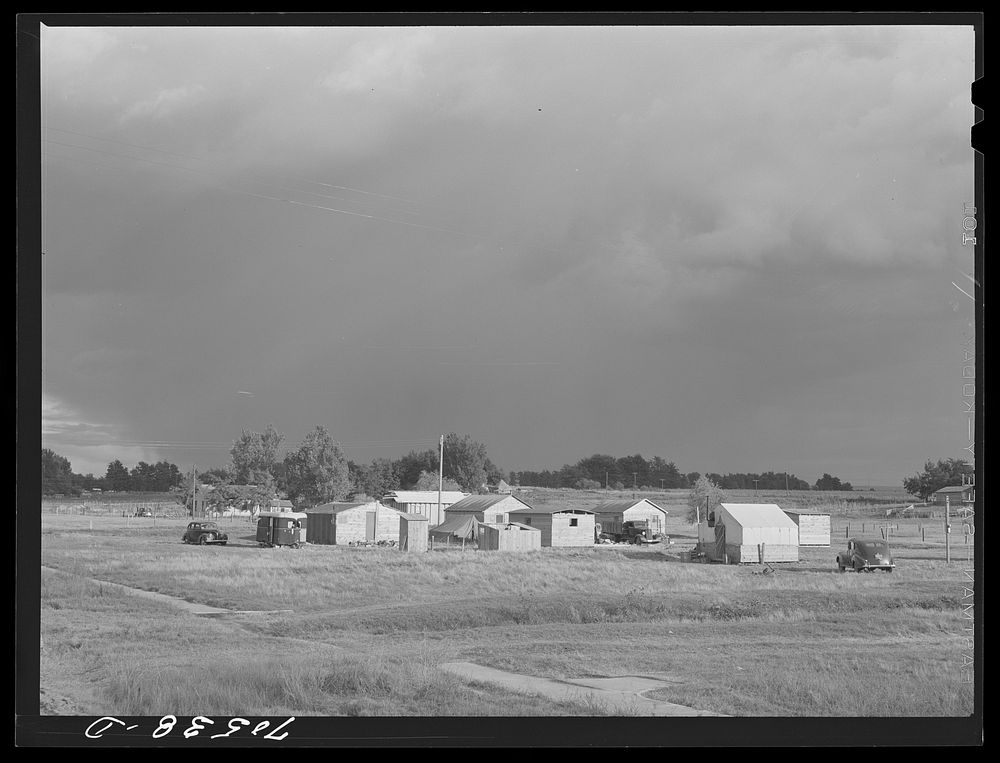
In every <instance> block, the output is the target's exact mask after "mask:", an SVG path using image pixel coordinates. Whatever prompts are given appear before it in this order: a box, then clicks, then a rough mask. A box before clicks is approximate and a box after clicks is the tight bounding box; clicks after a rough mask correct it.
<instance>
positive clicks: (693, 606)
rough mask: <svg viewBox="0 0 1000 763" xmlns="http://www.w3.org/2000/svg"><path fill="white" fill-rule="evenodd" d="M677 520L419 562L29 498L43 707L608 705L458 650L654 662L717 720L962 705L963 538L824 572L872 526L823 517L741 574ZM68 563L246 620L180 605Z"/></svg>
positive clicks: (951, 712)
mask: <svg viewBox="0 0 1000 763" xmlns="http://www.w3.org/2000/svg"><path fill="white" fill-rule="evenodd" d="M551 499H552V500H559V499H560V498H559V496H551ZM562 499H563V500H566V499H567V498H566V497H565V496H564V497H563V498H562ZM678 514H679V512H677V513H674V512H672V514H671V517H670V521H669V527H668V532H670V534H671V537H672V538H673V540H674V543H673V544H672V545H670V546H666V547H659V548H657V547H650V548H636V547H607V546H604V547H594V548H587V549H575V550H570V549H543V550H542V551H540V552H532V553H526V554H501V553H496V552H494V553H486V552H478V551H474V550H467V551H464V552H463V551H458V550H456V549H451V550H443V549H439V550H436V551H434V552H432V553H427V554H419V555H417V554H404V553H401V552H399V551H397V550H395V549H389V548H341V547H330V546H313V545H307V546H305V547H304V548H301V549H298V550H291V549H260V548H258V547H257V546H256V544H255V543H254V541H253V528H252V527H251V526H250V525H249V524H247V523H246V522H245V521H240V520H237V521H236V522H234V523H232V524H229V523H228V521H227V522H226V525H227V526H228V529H229V531H230V537H231V538H232V539H233V540H232V542H231V543H230V545H228V546H225V547H196V546H186V545H184V544H182V543H181V542H180V536H181V532H182V528H183V527H184V524H185V523H184V521H182V520H169V519H168V520H164V519H160V520H157V522H156V525H155V526H154V525H153V522H152V520H150V519H142V520H137V519H131V520H129V521H128V523H127V526H126V521H125V520H124V519H123V518H121V517H86V516H74V515H46V514H43V517H42V529H43V534H42V564H43V565H44V566H45V568H44V569H43V575H42V589H41V594H42V602H41V603H42V614H41V631H42V639H43V643H42V655H41V661H42V671H41V676H42V682H41V686H42V691H43V694H42V707H43V713H44V714H97V713H100V714H105V713H107V714H134V715H158V714H163V713H174V714H181V715H183V714H190V715H194V714H240V713H242V714H248V713H252V714H260V715H282V714H296V715H334V716H348V715H363V716H376V715H390V716H406V715H430V716H448V715H461V716H468V715H484V716H505V715H507V716H516V715H524V716H538V715H602V714H609V712H610V711H608V710H606V709H603V708H602V707H600V706H595V705H594V703H592V702H588V703H585V704H572V703H554V702H552V701H549V700H545V699H542V698H536V697H531V696H528V695H521V694H515V693H509V692H505V691H503V690H499V689H497V688H495V687H492V686H483V685H477V684H476V683H474V682H471V683H464V682H462V681H461V680H459V679H456V678H454V677H450V676H446V675H445V674H443V673H442V672H441V671H440V670H438V669H437V666H438V665H440V664H441V663H444V662H449V661H460V660H461V661H470V662H476V663H479V664H482V665H486V666H490V667H495V668H500V669H505V670H510V671H514V672H518V673H526V674H531V675H538V676H545V677H550V678H580V677H584V676H616V675H656V676H658V677H662V678H665V679H666V680H668V681H669V682H670V684H669V685H670V687H671V688H669V689H663V690H658V691H657V692H656V694H655V695H652V696H654V697H655V698H657V699H661V700H664V701H669V702H675V703H679V704H683V705H688V706H692V707H695V708H698V709H703V710H710V711H714V712H720V713H726V714H730V715H742V716H844V715H846V716H857V715H861V716H963V715H968V714H970V713H971V712H972V709H973V708H972V686H971V685H969V684H966V683H963V678H964V677H965V676H964V674H963V671H962V664H963V662H962V656H961V653H962V649H963V647H964V645H965V636H966V635H967V634H966V633H965V632H963V630H962V628H963V626H964V625H965V623H964V622H963V620H962V610H961V605H962V603H963V601H962V597H963V595H964V593H965V588H964V585H963V582H964V580H965V578H964V575H963V572H962V570H963V569H969V568H970V567H971V564H972V544H971V543H969V544H966V543H963V536H961V535H954V534H953V535H952V545H951V550H952V563H951V564H947V563H946V562H945V561H944V556H945V554H944V543H943V541H944V533H943V527H942V523H940V522H936V521H927V520H924V521H916V520H900V521H899V522H893V523H892V525H891V529H890V540H891V541H892V543H893V548H894V551H895V556H896V557H897V563H898V565H899V567H898V569H897V570H896V572H895V573H893V574H892V575H887V574H882V573H878V574H867V575H858V574H853V573H850V574H840V573H838V572H837V571H836V566H835V564H834V557H835V556H836V551H837V546H839V544H840V543H841V540H842V539H843V538H844V537H845V535H846V533H847V532H848V527H847V525H848V523H850V524H851V526H852V530H851V532H852V535H861V534H866V535H876V536H877V535H878V534H880V532H881V531H882V529H884V522H883V523H882V524H881V525H880V526H878V527H877V528H875V527H873V526H872V522H871V521H870V520H869V519H868V518H867V517H865V516H863V515H862V516H859V517H840V516H837V517H835V518H834V527H833V536H834V547H833V548H813V549H806V548H803V549H802V554H801V560H800V561H799V562H798V563H796V564H783V565H776V566H775V569H776V570H777V571H775V572H769V573H765V572H764V571H763V569H761V568H760V567H759V566H758V565H747V566H742V567H738V566H725V565H710V564H701V563H697V562H691V561H688V555H687V552H688V551H689V550H690V549H691V547H692V546H693V544H694V537H695V528H694V527H693V526H691V525H687V524H685V523H684V521H683V518H682V517H681V516H679V515H678ZM861 524H864V525H865V531H864V533H862V532H860V530H861ZM897 528H898V529H897ZM90 579H93V580H101V581H109V582H114V583H120V584H125V585H129V586H134V587H137V588H141V589H145V590H149V591H158V592H161V593H164V594H169V595H174V596H178V597H181V598H184V599H187V600H189V601H194V602H199V603H204V604H209V605H213V606H218V607H223V608H226V609H231V610H254V611H260V612H261V613H260V614H248V615H240V616H227V617H223V618H211V617H208V618H207V617H198V616H194V615H189V614H187V613H185V612H182V611H179V610H177V609H175V608H174V607H172V606H170V605H164V604H161V603H159V602H152V601H147V600H144V599H142V598H139V597H136V596H133V595H130V594H128V593H124V592H121V591H120V590H119V589H114V588H111V587H108V586H102V585H100V584H99V583H96V582H91V580H90ZM289 610H291V611H289ZM869 687H877V688H875V689H873V690H872V689H870V688H869Z"/></svg>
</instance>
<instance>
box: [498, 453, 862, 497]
mask: <svg viewBox="0 0 1000 763" xmlns="http://www.w3.org/2000/svg"><path fill="white" fill-rule="evenodd" d="M701 476H702V474H701V473H700V472H687V473H682V472H681V471H680V469H678V468H677V465H676V464H674V463H673V462H672V461H669V462H668V461H666V460H665V459H663V458H661V457H660V456H653V457H652V458H651V459H646V458H644V457H643V456H642V455H641V454H639V453H637V454H635V455H634V456H622V457H619V458H616V457H614V456H608V455H603V454H599V453H598V454H594V455H593V456H588V457H587V458H582V459H580V460H579V461H577V462H576V463H575V464H566V465H565V466H563V467H562V468H561V469H558V470H555V471H541V472H535V471H520V472H511V475H510V477H511V480H512V484H517V485H531V486H534V487H554V488H578V489H591V490H597V489H600V488H608V489H611V490H626V489H629V488H636V489H642V490H648V489H663V490H668V489H676V488H690V487H694V485H696V484H697V482H698V479H699V478H700V477H701ZM704 476H706V477H708V478H709V479H710V480H711V481H712V482H713V483H715V484H716V485H718V486H719V487H721V488H723V489H726V490H748V489H753V488H757V489H759V490H785V489H786V488H787V489H788V490H811V489H813V488H812V486H810V484H809V483H808V482H806V481H805V480H802V479H799V478H798V477H796V476H795V475H794V474H787V473H785V472H764V473H761V474H753V473H743V472H738V473H732V474H716V473H714V472H709V473H708V474H706V475H704ZM821 485H822V486H821ZM827 485H836V487H827ZM815 489H817V490H851V489H852V487H851V484H850V483H849V482H843V483H842V482H841V481H840V480H839V479H837V478H836V477H831V476H830V475H829V474H824V475H823V476H822V477H821V478H820V479H819V480H817V483H816V488H815Z"/></svg>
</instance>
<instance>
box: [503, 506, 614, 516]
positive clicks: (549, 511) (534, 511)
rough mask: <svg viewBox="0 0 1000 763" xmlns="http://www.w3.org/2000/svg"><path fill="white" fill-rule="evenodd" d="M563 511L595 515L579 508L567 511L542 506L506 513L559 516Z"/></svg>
mask: <svg viewBox="0 0 1000 763" xmlns="http://www.w3.org/2000/svg"><path fill="white" fill-rule="evenodd" d="M563 511H567V512H573V511H578V512H580V513H582V514H594V513H595V512H594V510H593V509H581V508H580V507H579V506H574V507H573V508H572V509H567V508H565V507H563V508H559V507H551V506H543V507H540V508H537V509H536V508H532V507H531V506H528V507H527V508H525V509H514V510H513V511H508V512H507V513H508V514H559V513H560V512H563Z"/></svg>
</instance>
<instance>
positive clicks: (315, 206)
mask: <svg viewBox="0 0 1000 763" xmlns="http://www.w3.org/2000/svg"><path fill="white" fill-rule="evenodd" d="M971 79H972V33H971V30H967V29H960V28H943V27H907V28H902V27H899V28H866V27H853V28H835V27H815V28H770V29H766V28H676V29H671V28H658V27H644V28H639V27H637V28H624V27H622V28H615V27H603V28H558V29H546V28H529V27H525V28H509V29H497V28H478V29H477V28H434V27H424V28H419V29H392V28H386V29H378V28H370V29H319V28H317V29H207V28H206V29H184V30H179V29H178V30H173V29H58V30H56V29H47V30H45V34H44V35H43V105H44V109H43V126H44V127H46V128H52V129H46V130H43V135H42V137H43V139H45V140H46V141H47V142H46V143H43V149H44V150H45V154H46V156H45V166H44V173H45V174H44V182H45V203H44V214H43V226H44V242H45V249H46V260H45V265H44V277H45V294H44V297H45V329H44V330H45V333H44V340H45V346H46V368H45V379H46V392H47V394H49V395H51V396H52V397H53V399H54V400H57V401H58V402H59V404H61V405H63V406H66V407H67V408H71V409H72V410H75V411H77V412H78V413H79V415H80V416H81V417H87V418H88V419H89V420H95V421H102V422H107V423H108V424H109V425H113V426H115V427H116V428H118V429H119V430H120V431H122V432H123V433H124V432H130V433H131V434H129V435H128V436H129V437H131V438H132V439H134V440H143V441H145V440H149V441H153V440H156V441H172V442H178V443H179V442H195V441H211V442H216V441H223V442H224V441H226V440H228V439H232V438H233V437H235V436H237V435H238V433H239V429H240V428H241V427H244V426H245V427H251V428H252V427H263V426H265V425H266V424H267V423H271V422H273V423H275V424H276V425H278V426H279V428H280V429H282V430H283V431H285V432H286V433H287V434H288V435H289V440H290V441H297V439H298V438H299V437H301V436H302V435H303V434H304V433H305V431H307V430H308V429H309V428H311V427H312V426H315V425H316V424H324V425H326V426H328V427H330V428H331V430H332V431H333V432H334V434H335V436H337V437H339V438H341V439H343V440H345V441H352V440H353V441H356V442H374V441H384V440H386V439H397V440H399V439H407V440H409V439H415V440H422V439H425V438H426V439H429V440H430V441H433V440H434V438H435V437H436V434H437V433H438V432H440V431H452V430H454V431H463V432H465V431H467V432H469V433H470V434H472V435H473V436H475V437H477V438H478V439H480V440H482V441H484V442H486V443H487V444H488V445H489V447H490V452H491V454H493V455H494V460H496V461H498V462H499V463H501V464H502V465H504V466H506V467H507V468H530V467H543V466H549V467H554V466H559V465H560V464H562V463H564V462H566V461H571V460H575V459H577V458H579V457H581V456H583V455H587V454H588V453H590V452H595V451H601V452H622V453H624V452H637V451H638V452H642V453H649V454H654V453H659V454H662V455H664V456H666V457H668V458H670V459H673V460H675V461H676V462H677V463H678V465H679V466H681V467H682V468H687V467H690V468H699V469H702V466H701V465H700V464H702V463H704V468H703V469H702V470H706V469H716V470H726V469H731V470H744V469H751V468H768V466H769V465H770V464H772V463H773V466H774V468H783V467H782V466H781V464H780V463H778V462H781V463H785V462H787V459H789V458H791V455H790V454H791V453H792V452H794V454H795V457H796V458H799V459H801V464H802V466H801V468H802V469H803V471H804V472H805V474H804V475H803V476H804V477H806V478H808V479H810V480H813V479H815V477H816V476H818V474H817V475H813V474H812V471H815V470H816V469H822V470H823V471H830V470H834V471H836V470H837V469H838V468H841V467H838V464H843V467H842V468H843V470H844V471H845V474H844V475H842V476H844V478H845V479H851V478H852V476H855V475H853V474H852V473H848V472H847V470H848V469H852V468H856V467H855V464H856V462H857V461H858V460H864V459H865V458H866V457H867V458H869V459H870V458H872V457H874V456H875V454H876V453H879V452H881V451H880V450H879V448H878V447H877V446H876V445H874V444H873V445H871V446H864V447H863V448H862V450H861V451H860V452H857V450H856V449H857V447H858V446H857V443H864V442H872V443H875V442H876V441H877V442H882V441H884V439H885V436H886V435H885V434H884V433H885V432H896V433H899V432H907V433H909V435H910V438H909V439H910V441H911V442H914V441H917V442H918V444H919V447H918V446H917V445H914V446H913V447H911V448H910V449H909V450H907V449H905V448H904V449H903V450H901V451H900V452H899V453H897V454H894V455H893V456H892V458H891V459H883V464H884V465H882V466H879V467H878V469H880V470H881V471H879V472H878V473H877V474H875V475H872V476H873V477H883V478H890V477H891V478H892V479H893V480H897V479H898V478H899V477H900V476H901V475H902V474H903V473H905V472H907V470H908V469H910V468H912V467H911V466H910V464H917V463H922V459H923V458H924V457H926V456H929V455H933V453H930V452H928V451H934V448H935V441H934V438H933V437H930V436H929V435H927V434H926V432H924V431H923V430H922V427H921V425H920V424H919V423H918V420H917V418H916V416H915V415H914V416H909V417H907V416H905V415H897V416H895V417H894V418H891V419H890V418H884V419H879V416H878V411H879V410H884V409H886V408H892V409H893V410H897V409H899V408H900V406H902V412H905V411H906V410H910V411H911V412H912V413H914V414H916V412H918V411H919V412H922V413H923V412H928V413H930V414H931V415H933V416H939V417H941V418H942V419H944V418H946V417H947V414H948V412H949V411H950V410H951V409H950V407H949V406H951V404H952V397H953V394H952V390H951V387H950V386H949V383H950V377H947V376H945V375H942V376H940V377H937V378H933V379H927V378H922V379H914V378H913V376H912V374H913V373H914V366H913V358H914V356H915V355H918V354H919V353H921V352H926V351H927V349H928V348H934V350H935V351H937V352H939V353H946V352H947V351H948V348H949V347H950V345H949V341H950V338H951V337H952V335H953V334H955V332H956V331H959V332H960V331H961V330H962V328H964V325H965V322H966V321H967V320H968V317H969V315H971V312H970V311H969V309H968V308H969V305H966V304H964V303H960V307H959V309H958V310H957V311H953V310H952V304H953V303H952V301H951V300H953V299H954V296H958V297H961V295H960V294H958V293H957V291H956V290H955V289H954V288H953V287H952V286H950V282H951V281H952V280H954V279H955V278H957V277H958V276H957V275H956V272H958V271H961V270H962V269H963V268H971V257H970V254H969V252H968V251H966V250H965V249H963V248H962V246H961V238H960V235H956V230H957V229H956V226H957V225H960V221H961V217H960V214H959V213H960V212H961V205H962V202H963V201H965V200H969V199H971V197H972V154H971V150H969V148H968V129H969V125H970V124H971V116H972V111H971V105H970V103H969V83H970V82H971ZM956 347H957V344H956ZM415 348H424V349H420V350H415ZM101 352H106V353H107V355H106V356H105V357H104V358H103V360H102V361H99V362H95V361H94V358H96V357H98V355H96V354H95V353H101ZM891 379H896V381H897V387H896V389H895V391H893V385H892V384H891V383H888V384H887V382H888V381H889V380H891ZM848 380H852V381H848ZM866 380H867V381H866ZM866 384H867V385H868V388H867V389H868V392H867V393H866V395H867V396H868V397H869V398H873V399H876V400H880V401H883V402H884V406H879V405H875V406H874V410H872V409H871V408H867V407H864V406H862V407H861V408H859V407H858V405H857V403H856V402H854V400H855V398H856V397H857V395H858V394H859V389H861V388H864V387H865V385H866ZM237 390H253V393H254V394H253V397H250V396H247V395H240V394H236V391H237ZM900 390H905V392H901V391H900ZM900 398H901V399H902V400H905V401H907V402H905V403H904V402H901V400H900ZM956 411H957V407H956ZM771 412H780V413H774V415H771ZM792 421H797V422H800V424H801V425H797V426H796V427H795V432H796V434H795V438H798V439H797V440H796V442H797V445H796V447H794V448H790V447H789V442H788V441H789V438H790V437H791V434H790V433H789V434H788V436H787V437H783V436H782V431H783V428H785V429H786V430H787V429H789V428H790V427H791V426H792V424H791V422H792ZM774 422H779V423H778V424H775V423H774ZM962 423H963V422H962V421H961V420H959V417H958V415H957V412H956V426H959V425H960V424H962ZM734 429H735V430H739V431H734ZM876 429H877V430H878V431H879V432H880V433H883V434H880V435H879V437H878V438H875V439H873V437H872V432H873V431H874V430H876ZM809 432H813V434H809ZM833 432H836V435H833V434H831V433H833ZM680 433H683V435H684V436H683V437H679V436H678V435H679V434H680ZM124 436H125V435H123V437H124ZM906 439H907V438H905V437H904V438H903V441H904V442H905V441H906ZM846 441H850V442H851V443H852V445H851V455H850V457H848V455H847V453H846V451H845V450H843V449H842V450H841V451H840V453H839V455H838V451H837V448H836V443H837V442H841V443H843V442H846ZM751 444H752V446H751ZM939 448H945V449H947V448H946V447H945V446H943V445H941V446H939ZM57 450H58V448H57ZM810 453H813V455H810ZM371 455H382V453H373V452H366V451H362V450H359V452H358V453H357V454H356V456H355V457H356V458H358V459H360V460H366V459H367V458H368V457H370V456H371ZM201 457H204V456H201ZM225 458H226V449H225V448H223V449H222V450H221V451H220V453H219V454H218V457H217V460H218V461H219V462H220V463H221V462H222V461H224V460H225ZM838 459H839V460H838ZM689 461H690V462H694V461H698V464H697V465H696V464H694V463H689Z"/></svg>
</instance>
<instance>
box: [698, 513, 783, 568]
mask: <svg viewBox="0 0 1000 763" xmlns="http://www.w3.org/2000/svg"><path fill="white" fill-rule="evenodd" d="M698 544H699V546H700V547H701V549H702V551H703V552H704V553H705V554H706V555H707V556H708V558H709V559H712V560H714V561H728V562H730V563H733V564H741V563H747V562H759V561H760V555H761V553H763V560H764V561H765V562H797V561H798V560H799V528H798V525H796V524H795V522H793V521H792V519H791V518H790V517H789V516H788V515H787V514H786V513H785V512H784V511H782V510H781V508H780V507H779V506H777V505H776V504H773V503H723V504H721V505H720V506H719V508H718V509H717V510H716V511H714V512H713V513H712V514H710V515H709V517H708V519H707V520H706V521H704V522H702V523H701V524H700V525H699V526H698Z"/></svg>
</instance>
